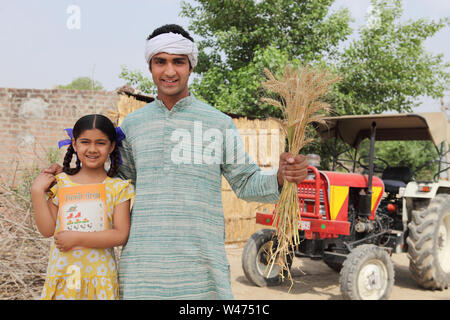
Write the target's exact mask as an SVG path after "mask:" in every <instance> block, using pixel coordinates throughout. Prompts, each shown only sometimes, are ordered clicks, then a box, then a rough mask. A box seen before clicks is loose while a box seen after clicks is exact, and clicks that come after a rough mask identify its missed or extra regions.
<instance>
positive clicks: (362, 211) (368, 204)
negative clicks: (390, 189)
mask: <svg viewBox="0 0 450 320" xmlns="http://www.w3.org/2000/svg"><path fill="white" fill-rule="evenodd" d="M376 133H377V124H376V123H375V121H374V122H372V127H371V130H370V151H369V177H368V181H367V194H364V195H360V198H359V215H360V216H365V217H369V216H370V215H371V211H372V210H371V209H372V180H373V160H374V157H375V136H376Z"/></svg>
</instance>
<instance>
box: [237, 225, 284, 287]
mask: <svg viewBox="0 0 450 320" xmlns="http://www.w3.org/2000/svg"><path fill="white" fill-rule="evenodd" d="M276 246H277V242H276V236H275V230H272V229H263V230H259V231H257V232H255V233H254V234H253V235H252V236H251V237H250V239H248V241H247V243H246V244H245V247H244V251H243V252H242V269H243V270H244V274H245V276H246V277H247V279H248V280H249V281H250V282H251V283H253V284H255V285H257V286H258V287H267V286H275V285H278V284H280V283H281V276H280V274H279V273H280V267H279V266H277V265H276V264H274V265H273V268H272V270H271V272H270V273H269V274H267V272H268V271H269V270H266V269H267V265H268V263H269V259H270V253H271V252H274V251H275V250H276ZM287 262H288V266H289V268H290V267H291V265H292V258H290V257H288V261H287ZM285 273H287V272H286V271H285Z"/></svg>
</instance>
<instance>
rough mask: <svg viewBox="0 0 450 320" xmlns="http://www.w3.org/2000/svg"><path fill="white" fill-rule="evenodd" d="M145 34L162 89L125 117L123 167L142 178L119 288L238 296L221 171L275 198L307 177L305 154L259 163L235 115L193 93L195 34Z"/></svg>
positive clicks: (259, 197)
mask: <svg viewBox="0 0 450 320" xmlns="http://www.w3.org/2000/svg"><path fill="white" fill-rule="evenodd" d="M147 40H148V41H147V46H146V52H145V56H146V60H147V62H148V64H149V70H150V72H151V74H152V77H153V81H154V83H155V84H156V86H157V90H158V92H157V98H156V99H155V101H154V102H152V103H150V104H148V105H146V106H144V107H142V108H141V109H138V110H136V111H134V112H132V113H130V114H129V115H128V116H127V117H126V118H125V119H124V120H123V122H122V124H121V128H122V130H123V132H124V133H125V135H126V139H125V140H124V141H123V147H122V148H121V150H120V151H121V155H122V159H123V164H122V165H121V169H120V172H119V176H120V177H121V178H123V179H132V182H133V184H135V186H136V198H135V202H134V205H133V210H132V214H131V230H130V236H129V239H128V242H127V244H126V245H125V246H124V247H123V249H122V253H121V257H120V263H119V283H120V294H121V298H122V299H232V298H233V295H232V291H231V284H230V270H229V263H228V260H227V257H226V253H225V222H224V217H223V210H222V194H221V181H222V180H221V179H222V178H221V177H222V174H223V175H224V177H225V178H226V179H227V181H228V182H229V184H230V186H231V187H232V189H233V191H234V192H235V193H236V195H237V196H238V197H239V198H241V199H245V200H248V201H257V202H271V203H274V202H276V201H277V200H278V198H279V194H280V193H279V192H280V190H281V187H282V186H283V184H284V181H285V180H287V181H291V182H296V183H298V182H300V181H302V180H303V179H304V178H305V177H306V174H307V163H306V158H305V157H304V156H300V155H297V156H295V157H293V156H292V155H290V154H287V153H284V154H282V155H281V157H280V167H279V169H278V171H277V172H276V173H275V172H270V173H268V172H266V171H261V169H260V168H259V166H258V165H256V164H255V163H254V162H253V161H252V160H251V159H250V158H249V157H248V155H247V154H246V153H245V151H244V147H243V145H242V141H241V140H240V137H239V134H238V133H237V129H236V127H235V125H234V123H233V121H232V120H231V118H230V117H228V116H227V115H225V114H223V113H221V112H220V111H218V110H216V109H215V108H213V107H211V106H209V105H207V104H206V103H203V102H201V101H199V100H197V99H196V98H195V97H194V96H193V95H192V94H190V93H189V90H188V80H189V76H190V74H191V73H192V71H193V70H194V68H195V66H196V64H197V48H196V46H195V43H194V42H193V39H192V38H191V37H190V36H189V34H188V33H187V32H186V31H185V30H184V29H183V28H182V27H180V26H178V25H165V26H162V27H160V28H158V29H156V30H155V31H154V32H153V33H152V34H151V35H150V36H149V38H148V39H147ZM230 133H232V134H230ZM230 136H231V137H236V136H237V137H238V139H230V138H229V137H230ZM211 146H213V147H211ZM208 148H209V149H208Z"/></svg>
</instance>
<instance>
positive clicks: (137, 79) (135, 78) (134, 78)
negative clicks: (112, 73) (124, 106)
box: [119, 65, 156, 94]
mask: <svg viewBox="0 0 450 320" xmlns="http://www.w3.org/2000/svg"><path fill="white" fill-rule="evenodd" d="M119 78H120V79H123V80H125V82H126V83H127V84H128V85H130V86H131V87H133V88H135V89H138V90H140V91H141V92H143V93H147V94H155V93H156V86H155V84H154V83H153V81H152V80H150V79H149V78H148V77H146V76H144V75H143V74H142V72H141V71H139V70H134V71H132V70H129V69H128V68H127V66H125V65H122V71H121V72H120V75H119Z"/></svg>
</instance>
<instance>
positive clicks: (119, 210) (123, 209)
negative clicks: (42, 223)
mask: <svg viewBox="0 0 450 320" xmlns="http://www.w3.org/2000/svg"><path fill="white" fill-rule="evenodd" d="M129 232H130V200H127V201H124V202H121V203H119V204H118V205H117V206H115V207H114V212H113V228H112V229H110V230H105V231H96V232H79V231H61V232H58V233H57V234H56V235H55V244H56V247H57V248H58V250H60V251H67V250H70V249H72V248H73V247H77V246H80V247H85V248H112V247H118V246H122V245H124V244H125V243H126V242H127V240H128V234H129Z"/></svg>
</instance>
